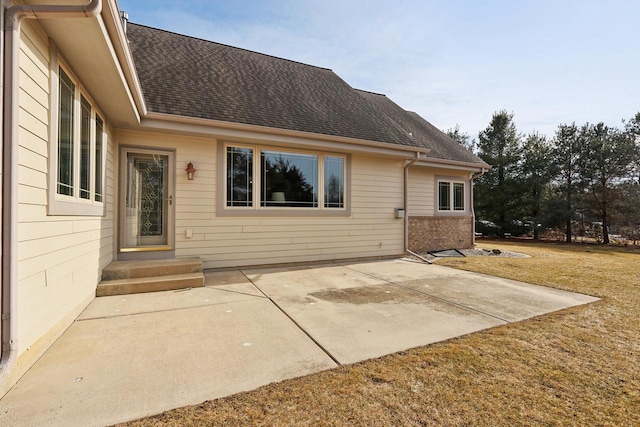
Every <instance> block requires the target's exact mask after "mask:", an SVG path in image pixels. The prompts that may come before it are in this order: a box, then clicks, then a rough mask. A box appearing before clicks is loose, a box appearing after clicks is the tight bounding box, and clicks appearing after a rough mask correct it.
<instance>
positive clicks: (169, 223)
mask: <svg viewBox="0 0 640 427" xmlns="http://www.w3.org/2000/svg"><path fill="white" fill-rule="evenodd" d="M119 151H120V153H119V156H118V158H119V163H118V164H119V168H118V169H119V171H118V181H119V191H118V209H117V215H118V221H117V223H118V239H117V240H118V241H117V248H118V249H117V252H118V255H117V258H118V259H119V260H128V259H156V258H173V257H174V256H175V187H176V186H175V179H176V152H175V150H171V149H166V148H158V147H141V146H134V145H124V146H120V147H119ZM129 153H136V154H159V155H163V156H167V160H168V169H169V170H168V172H167V180H168V183H167V194H166V195H165V198H168V199H169V202H168V204H167V212H166V219H165V226H166V233H167V243H166V244H161V245H147V246H126V245H125V225H126V221H125V210H126V197H127V185H128V182H127V154H129Z"/></svg>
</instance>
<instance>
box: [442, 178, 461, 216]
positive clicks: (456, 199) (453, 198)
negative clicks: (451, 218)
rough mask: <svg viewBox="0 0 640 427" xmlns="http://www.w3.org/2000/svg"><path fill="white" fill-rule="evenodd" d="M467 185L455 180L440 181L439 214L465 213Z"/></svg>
mask: <svg viewBox="0 0 640 427" xmlns="http://www.w3.org/2000/svg"><path fill="white" fill-rule="evenodd" d="M464 187H465V183H464V182H456V181H453V180H438V193H437V197H438V212H459V213H460V212H464V211H465V210H466V207H465V190H464Z"/></svg>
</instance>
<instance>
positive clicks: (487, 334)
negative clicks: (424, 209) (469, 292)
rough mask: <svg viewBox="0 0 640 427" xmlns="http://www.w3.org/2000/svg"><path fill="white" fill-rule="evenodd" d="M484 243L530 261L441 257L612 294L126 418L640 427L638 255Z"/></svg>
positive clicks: (176, 422) (173, 422)
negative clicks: (523, 255) (216, 397)
mask: <svg viewBox="0 0 640 427" xmlns="http://www.w3.org/2000/svg"><path fill="white" fill-rule="evenodd" d="M480 246H482V247H485V248H490V249H493V248H499V249H503V250H511V251H516V252H522V253H526V254H529V255H531V258H498V257H495V258H487V257H473V258H471V257H469V258H464V259H459V258H456V259H446V260H441V261H439V263H441V264H443V265H448V266H452V267H455V268H460V269H464V270H470V271H476V272H480V273H486V274H491V275H495V276H501V277H506V278H510V279H516V280H522V281H525V282H529V283H535V284H540V285H546V286H550V287H554V288H560V289H566V290H570V291H575V292H581V293H585V294H590V295H594V296H597V297H600V298H602V300H601V301H598V302H596V303H593V304H589V305H585V306H580V307H575V308H572V309H567V310H563V311H560V312H556V313H551V314H548V315H544V316H541V317H537V318H534V319H531V320H527V321H523V322H520V323H514V324H509V325H505V326H501V327H497V328H494V329H490V330H486V331H483V332H478V333H474V334H471V335H468V336H464V337H461V338H458V339H453V340H450V341H446V342H442V343H438V344H434V345H430V346H426V347H421V348H416V349H413V350H410V351H405V352H401V353H397V354H393V355H390V356H386V357H383V358H380V359H375V360H370V361H366V362H362V363H358V364H355V365H350V366H342V367H340V368H337V369H334V370H330V371H325V372H321V373H318V374H315V375H310V376H307V377H303V378H298V379H293V380H288V381H284V382H281V383H277V384H271V385H267V386H264V387H261V388H259V389H257V390H254V391H251V392H248V393H242V394H238V395H235V396H230V397H228V398H224V399H219V400H215V401H211V402H205V403H203V404H201V405H196V406H190V407H185V408H180V409H176V410H173V411H168V412H165V413H163V414H160V415H157V416H154V417H150V418H146V419H142V420H138V421H135V422H132V423H129V424H126V425H130V426H155V425H168V426H183V425H313V426H318V425H320V426H322V425H326V426H330V425H363V426H378V425H421V426H422V425H486V426H498V425H504V426H512V425H616V426H618V425H620V426H637V425H640V251H639V250H637V249H636V250H625V249H615V248H609V247H602V246H579V245H566V244H548V243H547V244H533V243H517V242H515V243H513V242H486V243H485V242H481V244H480Z"/></svg>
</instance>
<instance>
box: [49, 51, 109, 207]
mask: <svg viewBox="0 0 640 427" xmlns="http://www.w3.org/2000/svg"><path fill="white" fill-rule="evenodd" d="M52 58H54V59H53V60H52V61H51V70H50V71H51V87H50V90H51V92H50V93H51V107H50V133H49V138H50V141H49V143H50V147H51V148H50V151H49V153H50V156H49V204H48V213H49V215H90V216H102V215H104V211H105V209H104V188H105V166H106V151H107V150H106V143H107V135H106V133H105V121H104V119H103V116H102V114H101V113H100V112H99V111H98V108H97V106H96V104H95V103H94V102H93V101H92V100H91V98H90V96H89V95H88V93H87V91H86V90H84V88H83V87H82V86H81V84H80V82H79V81H78V79H77V78H76V77H75V76H74V75H73V73H72V72H71V71H70V69H69V67H67V66H66V65H64V64H63V61H62V60H60V59H59V58H58V57H57V55H54V56H52Z"/></svg>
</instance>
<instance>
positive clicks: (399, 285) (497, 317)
mask: <svg viewBox="0 0 640 427" xmlns="http://www.w3.org/2000/svg"><path fill="white" fill-rule="evenodd" d="M345 267H346V268H348V269H350V270H353V271H355V272H357V273H360V274H364V275H365V276H369V277H372V278H374V279H378V280H382V281H383V282H386V283H388V284H390V285H393V286H397V287H399V288H402V289H406V290H408V291H412V292H415V293H418V294H421V295H425V296H427V297H429V298H433V299H436V300H438V301H442V302H445V303H447V304H451V305H455V306H456V307H460V308H462V309H465V310H468V311H473V312H476V313H479V314H482V315H483V316H487V317H493V318H494V319H498V320H500V321H501V322H505V323H511V322H509V321H508V320H507V319H503V318H502V317H499V316H496V315H494V314H491V313H486V312H484V311H482V310H478V309H477V308H473V307H469V306H467V305H464V304H460V303H458V302H455V301H450V300H448V299H445V298H442V297H438V296H435V295H431V294H429V293H427V292H424V291H420V290H418V289H413V288H411V287H409V286H406V285H403V284H401V283H398V282H394V281H393V280H388V279H385V278H384V277H379V276H376V275H374V274H371V273H366V272H363V271H359V270H356V269H355V268H352V267H349V266H346V265H345Z"/></svg>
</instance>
